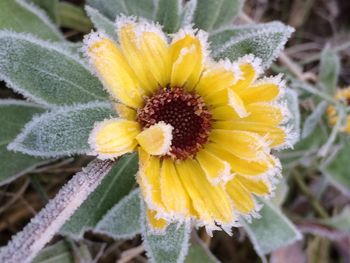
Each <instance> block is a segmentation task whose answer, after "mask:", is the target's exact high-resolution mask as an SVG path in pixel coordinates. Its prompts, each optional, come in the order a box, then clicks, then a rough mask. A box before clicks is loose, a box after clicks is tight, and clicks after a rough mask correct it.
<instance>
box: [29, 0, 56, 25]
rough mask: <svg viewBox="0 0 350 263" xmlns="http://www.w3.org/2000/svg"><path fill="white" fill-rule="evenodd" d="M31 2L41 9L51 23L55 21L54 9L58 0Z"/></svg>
mask: <svg viewBox="0 0 350 263" xmlns="http://www.w3.org/2000/svg"><path fill="white" fill-rule="evenodd" d="M31 2H33V3H34V4H35V5H37V6H38V7H40V8H41V9H43V10H44V11H45V12H46V13H47V14H48V15H49V17H50V18H51V19H52V20H53V21H56V19H57V14H56V7H57V4H58V0H45V1H43V0H31Z"/></svg>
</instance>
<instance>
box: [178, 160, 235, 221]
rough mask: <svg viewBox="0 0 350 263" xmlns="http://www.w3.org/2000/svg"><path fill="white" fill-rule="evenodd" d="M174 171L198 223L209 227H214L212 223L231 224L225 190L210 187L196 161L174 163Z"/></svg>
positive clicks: (230, 209) (230, 208) (218, 187)
mask: <svg viewBox="0 0 350 263" xmlns="http://www.w3.org/2000/svg"><path fill="white" fill-rule="evenodd" d="M176 169H177V171H178V173H179V176H180V178H181V181H182V182H183V185H184V187H185V188H186V191H187V192H188V194H189V196H190V198H191V200H192V204H193V207H194V209H195V210H196V211H197V213H198V217H199V220H200V221H202V222H203V223H205V224H206V225H207V226H211V227H213V226H215V224H214V221H216V222H220V223H230V222H232V220H233V213H232V212H233V211H232V206H231V203H230V200H229V198H228V196H227V194H226V192H225V190H224V189H223V187H222V186H221V185H217V186H214V185H212V184H211V183H210V182H209V181H208V179H207V178H206V176H205V174H204V171H203V170H202V169H201V167H200V166H199V164H198V163H197V162H196V161H194V160H192V159H187V160H185V161H182V162H180V163H176Z"/></svg>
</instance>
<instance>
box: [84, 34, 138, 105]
mask: <svg viewBox="0 0 350 263" xmlns="http://www.w3.org/2000/svg"><path fill="white" fill-rule="evenodd" d="M85 45H86V46H87V55H88V57H89V58H90V62H91V64H92V65H93V67H94V68H95V69H96V71H97V73H98V75H99V76H100V79H101V81H102V82H103V84H104V86H105V87H106V88H107V89H108V91H109V92H110V94H111V95H112V96H113V97H114V98H115V99H117V100H119V101H121V102H122V103H124V104H126V105H128V106H130V107H133V108H138V107H140V106H141V104H142V102H143V99H142V94H143V91H142V89H141V88H140V84H139V82H138V80H137V78H136V76H135V74H134V73H133V71H132V70H131V68H130V66H129V64H128V63H127V61H126V60H125V58H124V56H123V54H122V53H121V51H120V50H119V49H118V47H117V46H116V45H115V43H114V42H113V41H112V40H110V39H108V38H106V37H101V36H99V35H97V34H96V33H92V34H91V35H89V37H87V38H86V40H85Z"/></svg>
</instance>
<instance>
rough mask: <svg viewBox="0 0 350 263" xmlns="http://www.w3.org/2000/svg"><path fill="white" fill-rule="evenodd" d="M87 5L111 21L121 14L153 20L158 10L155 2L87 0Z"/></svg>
mask: <svg viewBox="0 0 350 263" xmlns="http://www.w3.org/2000/svg"><path fill="white" fill-rule="evenodd" d="M87 4H88V5H89V6H91V7H93V8H95V9H97V10H99V11H100V12H101V13H102V14H103V15H105V16H106V17H108V18H109V19H111V20H114V19H115V18H116V17H117V16H119V15H121V14H125V15H134V16H139V17H145V18H147V19H150V20H153V19H154V14H155V9H156V1H154V0H87Z"/></svg>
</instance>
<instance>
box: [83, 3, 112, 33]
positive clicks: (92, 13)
mask: <svg viewBox="0 0 350 263" xmlns="http://www.w3.org/2000/svg"><path fill="white" fill-rule="evenodd" d="M85 10H86V13H87V15H88V16H89V17H90V19H91V21H92V23H93V24H94V26H95V28H96V29H97V30H98V31H102V32H104V33H106V34H107V35H109V36H110V37H112V38H114V39H116V38H117V36H116V33H115V26H114V24H113V22H112V21H111V20H109V19H108V18H107V17H105V16H104V15H102V14H101V13H100V12H99V11H98V10H97V9H94V8H92V7H90V6H88V5H87V6H85Z"/></svg>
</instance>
